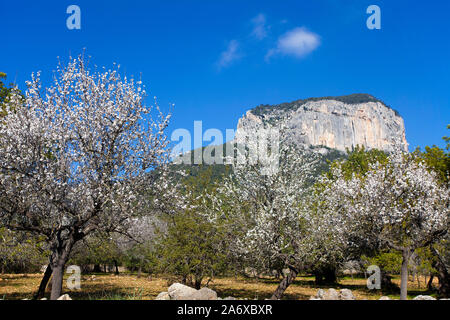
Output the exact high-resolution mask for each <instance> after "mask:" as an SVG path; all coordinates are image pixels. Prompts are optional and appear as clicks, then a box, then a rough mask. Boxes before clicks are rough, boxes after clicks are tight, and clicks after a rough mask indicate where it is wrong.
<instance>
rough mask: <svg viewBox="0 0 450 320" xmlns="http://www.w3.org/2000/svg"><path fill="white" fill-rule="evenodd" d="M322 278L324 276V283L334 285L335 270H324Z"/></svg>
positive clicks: (335, 278)
mask: <svg viewBox="0 0 450 320" xmlns="http://www.w3.org/2000/svg"><path fill="white" fill-rule="evenodd" d="M324 276H325V283H327V284H334V283H336V282H337V277H336V269H335V268H332V267H330V268H326V269H325V273H324Z"/></svg>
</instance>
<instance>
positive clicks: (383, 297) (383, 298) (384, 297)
mask: <svg viewBox="0 0 450 320" xmlns="http://www.w3.org/2000/svg"><path fill="white" fill-rule="evenodd" d="M378 300H392V299H391V298H389V297H387V296H382V297H381V298H380V299H378Z"/></svg>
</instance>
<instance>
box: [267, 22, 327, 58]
mask: <svg viewBox="0 0 450 320" xmlns="http://www.w3.org/2000/svg"><path fill="white" fill-rule="evenodd" d="M319 45H320V37H319V35H317V34H316V33H314V32H311V31H308V30H307V29H306V28H295V29H292V30H289V31H288V32H286V33H285V34H283V35H281V36H280V37H279V38H278V43H277V46H276V47H275V48H273V49H271V50H269V52H267V55H266V60H268V59H269V58H270V57H272V56H274V55H278V54H281V55H289V56H294V57H296V58H302V57H304V56H306V55H307V54H309V53H311V52H313V51H314V50H315V49H316V48H317V47H318V46H319Z"/></svg>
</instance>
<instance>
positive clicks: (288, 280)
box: [270, 267, 298, 300]
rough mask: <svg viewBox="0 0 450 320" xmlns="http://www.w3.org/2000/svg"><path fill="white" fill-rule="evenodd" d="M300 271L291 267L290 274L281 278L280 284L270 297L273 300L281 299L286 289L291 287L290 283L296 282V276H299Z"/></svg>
mask: <svg viewBox="0 0 450 320" xmlns="http://www.w3.org/2000/svg"><path fill="white" fill-rule="evenodd" d="M297 274H298V271H297V269H295V268H293V267H289V274H288V275H287V276H286V277H284V278H283V280H281V282H280V284H279V285H278V288H277V289H276V290H275V292H274V293H273V295H272V297H271V298H270V299H272V300H280V299H281V297H282V296H283V293H284V292H285V291H286V289H287V288H288V287H289V285H290V284H291V283H292V282H294V280H295V278H296V277H297Z"/></svg>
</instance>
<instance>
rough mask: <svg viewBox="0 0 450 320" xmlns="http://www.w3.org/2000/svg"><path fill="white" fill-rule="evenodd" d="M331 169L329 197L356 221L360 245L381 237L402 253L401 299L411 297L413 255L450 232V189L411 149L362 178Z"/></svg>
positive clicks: (385, 244)
mask: <svg viewBox="0 0 450 320" xmlns="http://www.w3.org/2000/svg"><path fill="white" fill-rule="evenodd" d="M332 174H333V176H334V180H333V181H332V182H330V185H329V186H330V188H331V189H330V190H329V192H328V194H329V195H330V196H329V197H328V198H327V201H328V202H329V203H330V206H331V207H333V206H334V207H335V208H336V210H339V211H341V212H343V214H345V215H347V218H348V219H350V220H351V221H352V223H351V225H352V229H353V230H352V231H353V234H354V235H356V237H355V238H354V239H355V244H356V245H358V241H359V244H361V243H368V242H371V243H375V242H377V243H379V245H380V246H382V247H383V246H384V247H387V248H391V249H394V250H398V251H400V252H401V253H402V266H401V285H400V289H401V293H400V298H401V299H406V298H407V280H408V261H409V259H410V257H411V255H412V254H413V252H414V251H415V250H416V249H417V248H422V247H426V246H429V245H431V244H433V243H435V242H437V241H439V240H440V239H441V238H442V237H444V236H445V234H446V233H447V232H448V228H449V225H448V223H449V214H450V211H449V189H448V188H447V187H443V186H442V185H441V184H439V183H438V181H437V178H436V175H435V173H434V172H430V170H428V168H427V167H426V166H425V164H424V163H423V162H422V161H419V160H418V159H416V158H415V157H414V155H411V154H403V153H394V154H392V155H390V156H389V157H388V161H387V162H386V163H385V164H380V163H376V164H373V165H371V168H370V170H369V171H368V172H367V173H366V174H365V175H364V176H363V177H358V176H356V175H354V176H353V177H352V178H351V179H344V177H343V174H342V172H341V170H340V168H339V167H336V168H334V169H333V172H332ZM357 239H359V240H357Z"/></svg>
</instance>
